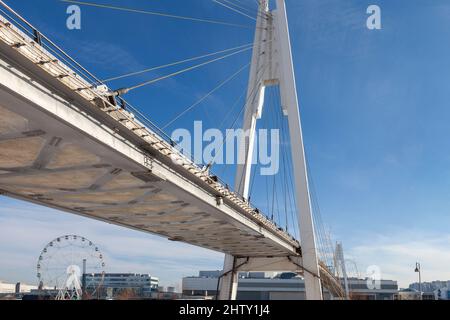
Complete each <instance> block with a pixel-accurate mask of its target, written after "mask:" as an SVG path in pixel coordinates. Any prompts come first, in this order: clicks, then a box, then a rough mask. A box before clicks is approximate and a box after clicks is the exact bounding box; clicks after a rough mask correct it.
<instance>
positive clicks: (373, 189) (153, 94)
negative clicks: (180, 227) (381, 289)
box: [0, 0, 450, 286]
mask: <svg viewBox="0 0 450 320" xmlns="http://www.w3.org/2000/svg"><path fill="white" fill-rule="evenodd" d="M243 1H244V0H243ZM96 2H97V3H105V4H114V5H122V6H127V7H130V8H140V9H144V10H152V11H162V12H168V13H174V14H180V15H189V16H196V17H206V18H214V19H220V20H226V21H230V22H233V23H239V24H247V25H249V26H251V25H252V23H253V21H252V20H250V19H247V18H245V17H242V16H239V15H237V14H235V13H233V12H231V11H227V10H226V9H224V8H222V7H220V6H218V5H216V4H214V3H213V2H212V1H209V0H190V1H182V0H172V1H162V0H149V1H144V0H133V1H126V2H125V1H119V0H115V1H114V0H102V1H100V0H96ZM247 2H248V4H249V5H250V6H254V1H251V0H247ZM286 2H287V7H288V11H289V19H290V28H291V37H292V46H293V56H294V61H295V71H296V77H297V88H298V92H299V98H300V104H301V107H300V108H301V114H302V122H303V131H304V139H305V148H306V152H307V157H308V161H309V165H310V168H311V173H312V175H313V177H314V182H315V188H316V192H317V196H318V198H319V203H320V207H321V212H322V217H323V220H324V222H325V224H326V225H327V228H328V229H329V230H330V231H331V233H332V235H333V237H334V239H335V240H341V241H343V244H344V249H345V251H346V254H347V255H348V256H349V257H350V258H351V259H353V260H355V261H356V263H357V264H358V268H359V271H360V272H361V273H363V274H364V271H365V269H366V267H367V266H369V265H379V266H380V268H381V271H382V273H383V277H385V278H393V279H395V280H399V281H400V284H401V285H403V286H405V285H407V284H408V283H410V282H413V281H415V278H416V275H415V274H414V272H413V267H414V263H415V261H416V260H420V261H421V262H422V266H423V271H424V273H423V278H424V279H425V280H434V279H441V280H447V279H450V270H449V269H448V265H449V263H450V251H449V248H450V246H449V244H450V234H449V232H448V226H449V222H450V212H449V211H450V197H449V196H448V194H449V192H450V139H447V136H448V134H447V133H448V131H449V120H450V108H448V101H450V73H449V72H448V70H450V59H449V58H448V57H450V43H449V42H448V39H449V38H450V4H449V3H448V1H446V0H433V1H427V0H412V1H407V2H406V1H405V0H403V1H401V0H390V1H387V0H386V1H374V0H371V1H365V0H347V1H342V0H286ZM8 3H9V4H10V5H11V6H12V7H13V8H14V9H16V10H17V11H19V12H20V13H21V14H23V16H25V17H26V18H28V19H29V20H30V21H31V22H32V23H33V24H35V25H36V26H37V27H38V28H40V29H41V30H42V31H43V32H44V33H45V34H47V35H48V36H49V37H50V38H52V39H53V40H54V41H55V42H56V43H58V44H60V46H61V47H62V48H64V49H66V50H67V52H69V53H70V54H71V55H73V56H74V57H75V58H76V59H77V60H79V61H80V62H81V63H82V64H83V65H85V66H86V67H87V68H88V69H89V70H91V71H93V72H94V73H95V74H96V75H98V76H99V77H100V78H108V77H110V76H115V75H118V74H122V73H126V72H130V71H136V70H140V69H143V68H145V67H149V66H155V65H159V64H164V63H168V62H172V61H175V60H179V59H184V58H187V57H191V56H196V55H199V54H202V53H208V52H212V51H217V50H221V49H226V48H229V47H234V46H237V45H241V44H246V43H250V42H252V39H253V31H252V30H251V29H242V28H236V27H227V26H216V25H205V24H202V23H195V22H187V21H177V20H171V19H167V18H162V17H153V16H146V15H139V14H132V13H123V12H116V11H111V10H107V9H97V8H89V7H81V10H82V29H81V30H79V31H71V30H68V29H67V28H66V27H65V20H66V18H67V15H66V14H65V10H66V8H67V6H68V4H66V3H61V2H58V1H56V0H39V1H36V0H10V1H9V2H8ZM370 4H377V5H379V6H380V7H381V12H382V30H372V31H371V30H368V29H367V28H366V19H367V17H368V15H367V14H366V8H367V7H368V6H369V5H370ZM249 59H250V55H249V53H245V54H241V55H237V56H235V57H232V58H230V59H227V60H225V61H223V62H219V63H215V64H213V65H211V66H208V67H205V68H203V69H202V70H201V71H196V72H190V73H188V74H186V75H182V76H179V77H176V78H172V79H170V80H167V81H163V82H160V83H158V84H155V85H153V86H148V87H145V88H143V89H141V90H137V91H135V92H132V93H130V94H129V96H127V99H128V100H129V101H130V102H131V103H132V104H134V105H136V106H138V107H139V109H140V110H142V111H144V112H145V114H146V115H148V116H149V117H150V118H151V119H152V120H154V121H155V122H156V123H158V124H159V125H163V124H165V123H166V122H167V121H169V120H170V119H172V118H173V117H174V116H175V115H176V114H177V113H178V112H180V111H182V110H184V109H185V108H186V107H187V106H189V105H190V104H191V103H193V102H195V100H196V99H198V98H199V97H201V96H202V95H203V94H205V93H206V92H208V91H209V90H211V89H212V88H213V87H214V84H216V83H218V82H219V81H221V80H223V79H224V78H226V77H227V76H229V75H230V74H231V73H233V72H234V71H236V70H237V69H239V67H240V66H242V65H244V64H245V63H247V62H248V61H249ZM171 70H176V69H171ZM166 71H167V70H166ZM169 71H170V70H169ZM160 74H163V71H160V72H158V73H153V74H149V75H142V76H139V77H136V78H135V79H127V80H123V81H117V82H113V83H111V86H112V87H117V88H118V87H121V86H125V85H130V84H134V83H137V82H139V81H143V80H147V79H149V78H153V77H154V76H156V75H160ZM246 81H247V72H246V71H245V72H243V73H242V74H241V75H240V76H239V77H238V78H236V80H235V81H233V82H231V83H230V84H228V85H227V86H226V87H224V88H223V89H221V90H220V91H218V92H217V93H215V94H214V95H213V96H212V97H211V98H210V99H208V100H207V101H206V102H205V103H204V104H202V105H200V106H198V108H196V109H195V110H194V111H192V112H191V113H189V114H188V115H187V116H186V117H183V118H182V119H180V121H177V122H176V124H174V126H171V127H170V128H168V131H169V132H170V131H171V130H173V129H175V128H177V127H182V128H191V127H192V123H193V121H194V120H200V119H201V120H203V122H204V126H205V127H208V126H210V127H214V126H217V121H218V119H222V118H223V117H224V116H225V115H226V114H227V112H228V108H229V107H230V105H231V104H232V103H233V102H234V100H235V99H236V98H237V96H239V94H241V93H242V90H243V88H245V86H246ZM232 169H233V168H231V169H227V170H226V172H225V179H230V181H231V180H232V177H231V173H232V171H233V170H232ZM218 171H219V172H221V171H222V170H221V168H219V170H218ZM255 193H256V194H258V192H255ZM262 193H263V192H261V193H259V194H262ZM262 198H263V196H261V195H260V196H259V197H258V196H255V199H254V202H255V203H256V204H257V205H259V206H261V207H264V203H263V201H262ZM0 220H1V224H0V240H1V242H0V256H2V259H1V262H0V279H5V280H9V281H18V280H24V281H27V282H34V281H35V278H34V269H33V268H34V265H35V261H36V258H37V257H38V255H39V250H40V248H42V247H43V246H44V245H45V244H46V242H48V241H50V240H51V239H53V238H55V237H57V236H59V235H61V233H78V234H82V235H84V236H86V237H88V238H90V239H91V240H92V241H94V242H96V243H97V244H98V245H99V246H100V247H101V248H103V249H104V251H105V252H106V255H107V257H108V258H109V260H110V261H111V263H109V266H111V268H112V269H114V270H115V271H131V272H150V273H152V274H154V275H156V276H159V277H160V278H161V280H162V282H163V283H164V284H167V285H169V284H176V283H178V282H179V281H180V279H181V277H182V276H183V275H192V274H195V273H196V271H197V270H199V269H209V268H212V269H219V268H221V264H222V261H221V259H222V255H221V254H217V253H214V252H210V251H207V250H204V249H199V248H195V247H192V246H187V245H182V244H178V243H177V244H174V243H171V242H169V241H166V240H164V239H162V238H157V237H154V236H151V235H146V234H142V233H138V232H135V231H129V230H125V229H122V228H118V227H115V226H111V225H107V224H102V223H99V222H95V221H92V220H88V219H85V218H80V217H76V216H72V215H69V214H66V213H60V212H56V211H53V210H49V209H46V208H42V207H37V206H34V205H30V204H25V203H22V202H18V201H14V200H11V199H7V198H0ZM24 240H25V241H24ZM130 246H131V247H133V248H135V249H133V250H126V248H129V247H130ZM162 246H164V247H165V248H167V250H164V251H165V253H164V254H162V253H161V252H160V251H161V250H159V248H161V247H162ZM125 269H126V270H125Z"/></svg>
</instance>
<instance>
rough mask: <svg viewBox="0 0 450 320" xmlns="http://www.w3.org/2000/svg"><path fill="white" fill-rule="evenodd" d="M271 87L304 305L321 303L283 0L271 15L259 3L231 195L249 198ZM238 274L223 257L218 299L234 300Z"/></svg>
mask: <svg viewBox="0 0 450 320" xmlns="http://www.w3.org/2000/svg"><path fill="white" fill-rule="evenodd" d="M274 85H279V87H280V93H281V105H282V110H283V114H284V115H285V116H287V117H288V124H289V135H290V138H291V153H292V159H293V168H292V169H293V170H294V172H293V176H294V181H295V187H296V190H295V196H296V200H297V216H298V224H299V230H300V241H301V245H302V257H303V267H304V279H305V290H306V298H307V299H308V300H321V299H322V287H321V282H320V278H319V266H318V257H317V251H316V245H315V234H314V223H313V218H312V210H311V201H310V194H309V186H308V176H307V170H306V161H305V152H304V146H303V136H302V129H301V121H300V112H299V105H298V97H297V89H296V84H295V75H294V66H293V61H292V52H291V42H290V36H289V27H288V20H287V13H286V6H285V2H284V0H276V9H275V10H273V11H270V10H269V0H259V8H258V16H257V21H256V31H255V39H254V47H253V56H252V64H251V69H250V78H249V85H248V91H247V103H246V106H245V114H244V123H243V129H244V131H245V132H247V134H248V138H247V139H246V143H245V144H242V145H241V146H240V149H239V154H238V156H239V159H245V162H244V164H238V165H237V170H236V177H235V190H236V191H237V192H238V193H239V194H241V195H242V196H243V197H244V198H248V193H249V185H250V174H251V167H252V159H253V151H254V141H255V134H256V122H257V120H258V119H260V118H261V115H262V111H263V105H264V92H265V87H266V86H274ZM237 271H238V270H235V258H234V257H233V256H232V255H226V256H225V263H224V272H225V274H224V276H223V277H222V279H221V290H220V295H219V298H220V299H223V300H227V299H231V300H233V299H235V298H236V293H237ZM280 271H281V270H280Z"/></svg>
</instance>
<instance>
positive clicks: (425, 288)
mask: <svg viewBox="0 0 450 320" xmlns="http://www.w3.org/2000/svg"><path fill="white" fill-rule="evenodd" d="M421 287H422V288H421V289H420V286H419V283H418V282H414V283H411V284H410V285H409V289H414V290H417V291H419V290H422V292H434V291H436V290H438V289H442V288H450V280H446V281H440V280H436V281H431V282H422V284H421Z"/></svg>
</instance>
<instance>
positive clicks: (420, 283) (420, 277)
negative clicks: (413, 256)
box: [414, 262, 422, 300]
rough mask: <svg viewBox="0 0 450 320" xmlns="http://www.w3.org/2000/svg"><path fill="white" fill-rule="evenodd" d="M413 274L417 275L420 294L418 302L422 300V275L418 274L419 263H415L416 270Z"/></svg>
mask: <svg viewBox="0 0 450 320" xmlns="http://www.w3.org/2000/svg"><path fill="white" fill-rule="evenodd" d="M414 272H417V273H419V292H420V300H422V275H421V273H420V263H419V262H416V269H414Z"/></svg>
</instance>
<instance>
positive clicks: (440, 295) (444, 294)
mask: <svg viewBox="0 0 450 320" xmlns="http://www.w3.org/2000/svg"><path fill="white" fill-rule="evenodd" d="M433 294H434V298H435V299H436V300H450V287H445V288H439V289H436V290H435V291H434V292H433Z"/></svg>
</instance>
